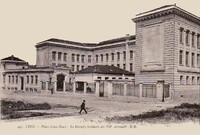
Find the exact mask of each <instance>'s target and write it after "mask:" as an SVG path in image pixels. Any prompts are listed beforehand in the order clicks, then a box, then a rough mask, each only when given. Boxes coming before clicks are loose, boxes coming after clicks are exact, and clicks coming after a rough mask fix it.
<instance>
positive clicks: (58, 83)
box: [57, 74, 65, 91]
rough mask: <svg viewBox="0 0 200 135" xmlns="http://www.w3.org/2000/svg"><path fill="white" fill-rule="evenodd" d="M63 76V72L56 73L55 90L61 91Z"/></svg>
mask: <svg viewBox="0 0 200 135" xmlns="http://www.w3.org/2000/svg"><path fill="white" fill-rule="evenodd" d="M64 80H65V76H64V75H63V74H59V75H57V91H63V85H64Z"/></svg>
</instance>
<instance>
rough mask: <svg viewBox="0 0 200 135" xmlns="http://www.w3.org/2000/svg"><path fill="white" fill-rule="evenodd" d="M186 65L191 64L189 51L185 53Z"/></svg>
mask: <svg viewBox="0 0 200 135" xmlns="http://www.w3.org/2000/svg"><path fill="white" fill-rule="evenodd" d="M185 65H186V66H189V52H186V53H185Z"/></svg>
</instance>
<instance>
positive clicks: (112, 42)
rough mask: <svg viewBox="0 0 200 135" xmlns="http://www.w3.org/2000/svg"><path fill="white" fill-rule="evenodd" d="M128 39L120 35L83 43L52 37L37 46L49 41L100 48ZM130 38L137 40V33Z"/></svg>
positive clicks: (130, 39) (50, 42)
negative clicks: (100, 40)
mask: <svg viewBox="0 0 200 135" xmlns="http://www.w3.org/2000/svg"><path fill="white" fill-rule="evenodd" d="M126 39H127V37H126V36H124V37H120V38H115V39H110V40H105V41H102V42H99V43H81V42H75V41H70V40H63V39H56V38H51V39H48V40H45V41H42V42H39V43H37V45H36V48H37V47H40V46H43V45H45V44H46V43H49V44H52V43H53V44H61V45H76V46H80V47H92V48H93V49H94V48H96V47H97V48H98V47H101V46H103V45H108V44H114V43H119V42H125V41H126ZM128 39H129V42H130V41H133V40H135V35H131V36H130V37H129V38H128Z"/></svg>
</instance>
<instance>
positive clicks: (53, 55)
mask: <svg viewBox="0 0 200 135" xmlns="http://www.w3.org/2000/svg"><path fill="white" fill-rule="evenodd" d="M52 60H56V52H52Z"/></svg>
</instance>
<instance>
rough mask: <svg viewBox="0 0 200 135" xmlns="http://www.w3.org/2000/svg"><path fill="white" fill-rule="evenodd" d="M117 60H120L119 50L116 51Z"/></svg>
mask: <svg viewBox="0 0 200 135" xmlns="http://www.w3.org/2000/svg"><path fill="white" fill-rule="evenodd" d="M117 60H118V61H119V60H120V52H117Z"/></svg>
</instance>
